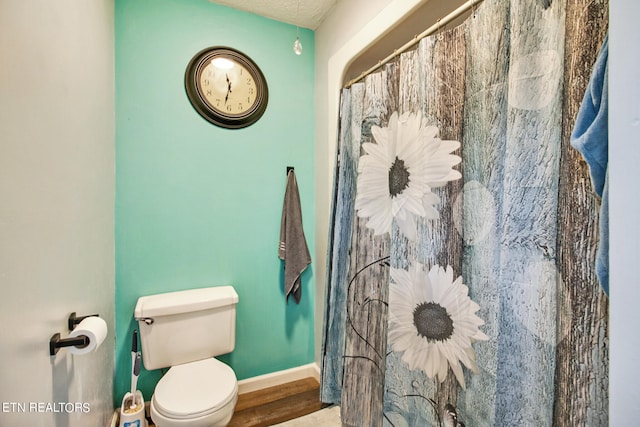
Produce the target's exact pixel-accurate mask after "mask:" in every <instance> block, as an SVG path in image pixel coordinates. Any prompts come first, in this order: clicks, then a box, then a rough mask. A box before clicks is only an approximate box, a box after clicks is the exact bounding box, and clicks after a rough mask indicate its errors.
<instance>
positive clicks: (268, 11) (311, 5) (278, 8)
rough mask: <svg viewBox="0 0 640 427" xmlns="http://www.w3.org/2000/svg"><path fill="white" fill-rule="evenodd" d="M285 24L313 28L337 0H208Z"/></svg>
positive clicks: (316, 26)
mask: <svg viewBox="0 0 640 427" xmlns="http://www.w3.org/2000/svg"><path fill="white" fill-rule="evenodd" d="M209 1H210V2H212V3H217V4H221V5H223V6H229V7H232V8H234V9H239V10H243V11H245V12H251V13H255V14H256V15H261V16H264V17H267V18H271V19H275V20H277V21H281V22H286V23H287V24H292V25H297V26H298V27H304V28H309V29H311V30H315V29H316V28H318V26H319V25H320V23H321V22H322V20H323V19H324V17H325V16H326V15H327V13H329V11H330V10H331V8H332V7H333V5H334V4H335V3H336V2H337V0H209Z"/></svg>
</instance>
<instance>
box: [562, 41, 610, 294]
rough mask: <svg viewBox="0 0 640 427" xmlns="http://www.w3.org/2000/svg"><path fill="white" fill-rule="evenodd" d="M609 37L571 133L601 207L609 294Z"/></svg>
mask: <svg viewBox="0 0 640 427" xmlns="http://www.w3.org/2000/svg"><path fill="white" fill-rule="evenodd" d="M608 54H609V36H608V35H607V36H606V37H605V39H604V42H603V43H602V47H601V48H600V53H599V54H598V58H597V59H596V63H595V65H594V67H593V72H592V74H591V79H590V80H589V84H588V85H587V91H586V93H585V95H584V98H583V100H582V104H581V105H580V110H579V111H578V117H577V118H576V124H575V127H574V129H573V133H572V134H571V145H572V146H573V147H574V148H575V149H576V150H578V151H579V152H580V154H582V157H584V159H585V160H586V162H587V164H588V165H589V173H590V175H591V183H592V185H593V189H594V191H595V192H596V194H597V195H598V196H600V197H601V198H602V204H601V206H600V244H599V246H598V252H597V254H596V275H597V276H598V280H599V281H600V285H601V286H602V289H603V290H604V292H605V293H606V294H607V295H609V186H608V184H607V166H608V162H609V123H608V118H609V108H608V107H609V105H608V104H609V91H608V84H607V82H608V67H607V62H608V56H609V55H608Z"/></svg>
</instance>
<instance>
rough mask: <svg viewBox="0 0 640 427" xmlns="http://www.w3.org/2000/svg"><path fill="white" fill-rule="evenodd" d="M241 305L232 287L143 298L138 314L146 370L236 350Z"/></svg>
mask: <svg viewBox="0 0 640 427" xmlns="http://www.w3.org/2000/svg"><path fill="white" fill-rule="evenodd" d="M237 303H238V294H236V291H235V290H234V289H233V287H232V286H218V287H212V288H201V289H190V290H186V291H178V292H169V293H164V294H158V295H149V296H143V297H140V298H139V299H138V303H137V304H136V308H135V312H134V315H135V318H136V320H137V321H138V326H139V330H140V342H141V344H142V361H143V363H144V367H145V368H146V369H148V370H151V369H160V368H166V367H170V366H174V365H179V364H182V363H188V362H193V361H196V360H201V359H206V358H209V357H213V356H218V355H221V354H225V353H229V352H231V351H233V348H234V346H235V336H236V334H235V332H236V304H237Z"/></svg>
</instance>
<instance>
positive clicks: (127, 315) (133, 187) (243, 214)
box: [114, 0, 317, 405]
mask: <svg viewBox="0 0 640 427" xmlns="http://www.w3.org/2000/svg"><path fill="white" fill-rule="evenodd" d="M295 36H296V27H294V26H291V25H287V24H283V23H280V22H276V21H272V20H269V19H265V18H262V17H259V16H256V15H253V14H248V13H244V12H240V11H237V10H234V9H230V8H226V7H222V6H218V5H215V4H212V3H210V2H208V1H206V0H135V1H131V0H116V207H115V209H116V212H115V214H116V378H115V386H114V387H115V393H114V399H116V405H119V404H120V400H121V399H122V396H123V395H124V393H125V392H126V391H127V390H128V389H129V387H130V372H131V371H130V370H131V353H130V345H131V344H130V343H131V334H132V331H133V329H134V328H137V324H136V323H135V321H134V319H133V310H134V307H135V304H136V301H137V299H138V297H139V296H141V295H149V294H155V293H162V292H168V291H175V290H182V289H189V288H198V287H206V286H216V285H227V284H230V285H233V286H234V287H235V289H236V291H237V292H238V295H239V297H240V302H239V304H238V306H237V330H236V348H235V350H234V351H233V353H231V354H229V355H225V356H222V357H221V359H222V360H223V361H225V362H227V363H229V364H230V365H231V366H232V367H233V369H234V370H235V372H236V375H237V376H238V379H244V378H249V377H253V376H256V375H261V374H265V373H269V372H274V371H279V370H282V369H287V368H291V367H295V366H300V365H304V364H307V363H311V362H312V361H313V357H314V349H313V345H314V344H313V343H314V337H313V306H314V301H313V295H314V291H313V287H314V283H313V268H314V266H313V265H312V266H311V267H310V268H309V269H307V271H306V272H305V273H304V275H303V297H302V301H301V303H300V305H296V304H295V303H294V302H293V301H291V302H290V303H289V304H286V303H285V298H284V294H283V283H282V280H283V274H282V263H281V261H280V260H279V259H278V257H277V247H278V237H279V229H280V216H281V212H282V201H283V197H284V189H285V180H286V167H287V166H289V165H290V166H294V167H295V171H296V175H297V178H298V185H299V189H300V197H301V202H302V210H303V212H302V213H303V219H304V228H305V232H306V236H307V243H308V245H309V249H310V251H311V252H312V256H313V248H314V241H313V236H314V235H313V230H314V189H313V188H314V182H313V177H314V174H313V134H314V129H313V125H314V121H313V116H314V104H313V82H314V75H313V69H314V59H313V58H314V52H313V44H314V40H313V32H312V31H310V30H304V29H301V30H300V38H301V40H302V43H303V45H304V49H305V50H304V54H303V55H302V56H296V55H294V53H293V51H292V45H293V41H294V40H295ZM214 45H224V46H230V47H234V48H236V49H238V50H240V51H242V52H244V53H246V54H247V55H249V56H250V57H251V58H253V60H254V61H255V62H256V63H257V64H258V66H260V68H261V69H262V71H263V73H264V75H265V77H266V79H267V81H268V84H269V105H268V107H267V111H266V112H265V114H264V116H263V117H262V118H261V119H260V121H258V122H257V123H256V124H254V125H252V126H250V127H248V128H246V129H242V130H226V129H221V128H218V127H216V126H213V125H211V124H209V123H208V122H206V121H205V120H204V119H202V118H201V117H200V116H199V115H198V114H197V113H196V112H195V110H194V109H193V108H192V107H191V104H190V103H189V101H188V99H187V97H186V94H185V90H184V80H183V79H184V71H185V67H186V66H187V64H188V62H189V60H190V59H191V58H192V57H193V55H195V54H196V53H197V52H198V51H200V50H201V49H203V48H205V47H209V46H214ZM315 267H316V268H317V266H315ZM159 378H160V372H159V371H154V372H147V371H144V370H143V372H142V373H141V376H140V380H139V386H138V388H139V389H141V390H142V392H143V393H144V395H145V397H146V398H147V399H149V398H150V397H151V394H152V392H153V388H154V386H155V383H156V382H157V381H158V379H159Z"/></svg>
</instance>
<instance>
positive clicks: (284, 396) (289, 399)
mask: <svg viewBox="0 0 640 427" xmlns="http://www.w3.org/2000/svg"><path fill="white" fill-rule="evenodd" d="M319 396H320V384H319V383H318V380H316V379H315V378H304V379H301V380H298V381H293V382H290V383H287V384H283V385H279V386H275V387H269V388H265V389H263V390H258V391H253V392H249V393H244V394H241V395H239V396H238V403H237V404H236V410H235V413H234V414H233V418H232V419H231V423H230V424H229V427H266V426H271V425H274V424H278V423H283V422H285V421H289V420H292V419H294V418H299V417H302V416H304V415H307V414H310V413H312V412H315V411H318V410H320V409H322V408H324V407H325V406H327V405H325V404H323V403H322V402H320V399H319ZM149 427H153V424H151V420H149Z"/></svg>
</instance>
